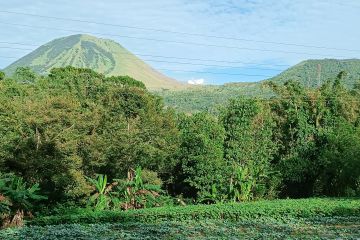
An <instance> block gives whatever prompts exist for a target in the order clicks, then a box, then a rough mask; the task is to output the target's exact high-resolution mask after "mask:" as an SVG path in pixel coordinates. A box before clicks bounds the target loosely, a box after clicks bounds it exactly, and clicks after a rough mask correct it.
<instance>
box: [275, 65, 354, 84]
mask: <svg viewBox="0 0 360 240" xmlns="http://www.w3.org/2000/svg"><path fill="white" fill-rule="evenodd" d="M341 71H345V72H346V73H347V75H346V77H345V78H344V79H343V83H344V85H345V86H347V87H349V88H352V87H353V85H354V83H355V82H357V81H359V80H360V59H345V60H338V59H323V60H306V61H303V62H300V63H299V64H296V65H295V66H293V67H291V68H289V69H287V70H285V71H284V72H282V73H280V74H279V75H277V76H275V77H273V78H270V79H268V80H270V81H273V82H275V83H284V82H286V81H288V80H297V81H299V82H301V83H302V84H303V85H304V86H308V87H316V86H319V84H320V85H321V84H322V83H324V82H325V81H326V80H329V79H335V78H336V76H337V75H338V74H339V72H341Z"/></svg>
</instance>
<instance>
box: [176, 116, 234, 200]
mask: <svg viewBox="0 0 360 240" xmlns="http://www.w3.org/2000/svg"><path fill="white" fill-rule="evenodd" d="M179 124H180V126H179V128H180V139H181V144H180V149H179V160H180V164H181V166H179V168H180V169H181V171H180V172H178V173H177V174H179V175H178V178H179V179H178V180H177V182H178V181H180V182H182V181H184V182H185V183H187V184H189V187H191V188H192V189H189V190H187V191H188V192H187V194H190V196H191V194H194V193H195V195H192V197H199V198H203V197H204V196H205V195H208V194H209V193H210V191H211V186H212V185H214V184H215V185H216V186H217V187H218V188H219V189H218V190H223V188H224V187H225V186H224V182H225V181H226V178H224V176H225V172H226V169H227V166H226V162H225V161H224V159H223V143H224V129H223V127H222V126H221V125H220V124H219V123H218V121H217V120H216V119H214V118H213V117H211V116H210V115H207V114H205V113H198V114H195V115H193V116H189V117H186V116H183V117H182V118H181V119H180V123H179ZM182 179H183V180H182ZM176 187H177V188H186V185H185V186H180V184H179V185H178V186H176Z"/></svg>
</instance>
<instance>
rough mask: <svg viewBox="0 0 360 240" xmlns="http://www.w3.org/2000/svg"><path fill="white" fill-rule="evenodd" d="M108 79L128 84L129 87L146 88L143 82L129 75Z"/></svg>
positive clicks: (107, 79)
mask: <svg viewBox="0 0 360 240" xmlns="http://www.w3.org/2000/svg"><path fill="white" fill-rule="evenodd" d="M106 81H110V82H114V83H117V84H122V85H123V86H127V87H137V88H142V89H146V87H145V84H144V83H143V82H140V81H137V80H135V79H134V78H132V77H129V76H117V77H114V76H113V77H108V78H106Z"/></svg>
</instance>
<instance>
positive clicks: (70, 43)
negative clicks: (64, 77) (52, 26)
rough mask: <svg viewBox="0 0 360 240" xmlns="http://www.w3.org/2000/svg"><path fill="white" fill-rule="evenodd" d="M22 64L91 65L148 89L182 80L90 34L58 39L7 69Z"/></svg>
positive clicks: (41, 69) (41, 67)
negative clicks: (129, 78)
mask: <svg viewBox="0 0 360 240" xmlns="http://www.w3.org/2000/svg"><path fill="white" fill-rule="evenodd" d="M20 66H28V67H30V68H32V69H33V70H34V71H35V72H37V73H40V74H47V73H49V71H50V70H51V68H54V67H65V66H74V67H82V68H91V69H93V70H95V71H97V72H101V73H104V74H105V75H107V76H113V75H128V76H131V77H133V78H135V79H137V80H140V81H142V82H143V83H144V84H145V85H146V86H147V87H148V88H149V89H178V88H182V87H183V84H182V83H180V82H177V81H176V80H174V79H171V78H168V77H166V76H164V75H163V74H161V73H159V72H157V71H156V70H154V69H153V68H151V67H150V66H149V65H147V64H146V63H144V62H143V61H142V60H141V59H139V58H138V57H136V56H135V55H133V54H132V53H131V52H129V51H128V50H126V49H125V48H123V47H122V46H121V45H120V44H118V43H116V42H114V41H112V40H108V39H101V38H96V37H93V36H89V35H80V34H79V35H72V36H68V37H63V38H59V39H55V40H53V41H51V42H49V43H47V44H45V45H42V46H41V47H39V48H37V49H36V50H34V51H33V52H31V53H29V54H28V55H26V56H24V57H22V58H20V59H19V60H17V61H16V62H14V63H12V64H11V65H9V66H8V67H6V68H5V69H4V71H5V72H6V73H7V74H8V75H11V74H12V73H14V71H15V69H16V68H17V67H20Z"/></svg>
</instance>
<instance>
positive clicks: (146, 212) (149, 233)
mask: <svg viewBox="0 0 360 240" xmlns="http://www.w3.org/2000/svg"><path fill="white" fill-rule="evenodd" d="M359 238H360V200H358V199H330V198H326V199H299V200H274V201H257V202H249V203H237V204H214V205H192V206H186V207H163V208H149V209H142V210H134V211H126V212H123V211H119V212H116V211H99V212H86V211H85V210H84V211H83V212H82V213H79V214H74V213H72V214H70V213H69V214H63V215H59V216H48V217H46V216H44V217H39V218H37V219H34V220H33V221H31V222H27V226H25V227H23V228H17V229H5V230H2V231H0V239H9V240H11V239H19V240H20V239H21V240H22V239H30V240H32V239H34V240H35V239H84V240H85V239H359Z"/></svg>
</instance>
